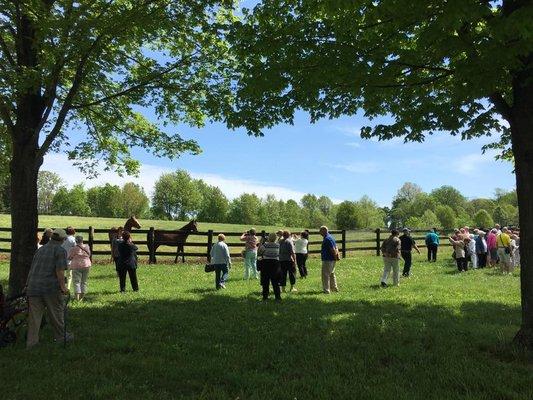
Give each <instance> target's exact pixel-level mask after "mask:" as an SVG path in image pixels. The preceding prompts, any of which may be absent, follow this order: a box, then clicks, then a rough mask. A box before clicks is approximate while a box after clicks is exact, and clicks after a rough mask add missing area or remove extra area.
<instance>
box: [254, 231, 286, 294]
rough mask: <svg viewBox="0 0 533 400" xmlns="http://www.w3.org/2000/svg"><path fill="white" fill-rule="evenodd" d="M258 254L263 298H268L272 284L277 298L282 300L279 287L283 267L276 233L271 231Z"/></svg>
mask: <svg viewBox="0 0 533 400" xmlns="http://www.w3.org/2000/svg"><path fill="white" fill-rule="evenodd" d="M257 255H258V256H260V257H261V286H262V287H263V293H262V294H263V300H264V301H266V300H267V299H268V294H269V291H270V285H272V291H273V292H274V296H275V298H276V300H278V301H279V300H281V290H280V287H279V281H280V275H281V268H280V264H279V243H278V237H277V235H276V234H275V233H270V234H269V235H268V239H267V241H266V242H265V243H263V244H262V245H261V247H259V250H258V251H257Z"/></svg>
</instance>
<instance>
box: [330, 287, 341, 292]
mask: <svg viewBox="0 0 533 400" xmlns="http://www.w3.org/2000/svg"><path fill="white" fill-rule="evenodd" d="M331 291H332V292H335V293H339V288H334V289H331Z"/></svg>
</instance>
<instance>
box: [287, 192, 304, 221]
mask: <svg viewBox="0 0 533 400" xmlns="http://www.w3.org/2000/svg"><path fill="white" fill-rule="evenodd" d="M282 219H283V225H285V226H290V227H302V226H304V222H303V220H302V209H301V208H300V206H299V205H298V203H297V202H296V201H295V200H292V199H290V200H287V202H286V203H285V206H284V207H283V211H282Z"/></svg>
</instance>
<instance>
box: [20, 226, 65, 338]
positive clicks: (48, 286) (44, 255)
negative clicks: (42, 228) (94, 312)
mask: <svg viewBox="0 0 533 400" xmlns="http://www.w3.org/2000/svg"><path fill="white" fill-rule="evenodd" d="M66 237H67V233H66V232H65V231H64V230H63V229H56V230H54V231H53V232H52V236H51V238H50V241H49V242H48V243H47V244H45V245H44V246H42V247H40V248H39V249H38V250H37V252H36V253H35V256H34V257H33V261H32V263H31V268H30V272H29V274H28V279H27V281H26V295H27V296H28V305H29V307H28V308H29V312H28V335H27V340H26V347H27V348H31V347H33V346H35V345H36V344H37V343H39V330H40V328H41V321H42V318H43V314H44V312H45V311H46V314H47V321H48V323H49V324H50V325H51V326H52V330H53V332H54V340H55V341H61V340H63V339H64V336H63V335H64V331H63V330H64V326H65V325H64V324H65V321H64V319H63V315H64V314H63V308H64V307H65V305H64V302H63V295H64V294H66V293H68V291H67V288H66V286H65V270H66V269H67V252H66V251H65V249H64V248H63V247H62V246H61V245H62V244H63V242H64V240H65V239H66ZM71 339H72V335H71V334H67V335H66V340H71Z"/></svg>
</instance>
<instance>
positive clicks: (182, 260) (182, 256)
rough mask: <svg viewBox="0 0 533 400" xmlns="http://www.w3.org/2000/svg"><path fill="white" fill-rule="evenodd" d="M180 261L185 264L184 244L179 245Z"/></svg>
mask: <svg viewBox="0 0 533 400" xmlns="http://www.w3.org/2000/svg"><path fill="white" fill-rule="evenodd" d="M180 247H181V262H182V263H183V264H185V246H184V245H181V246H180Z"/></svg>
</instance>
